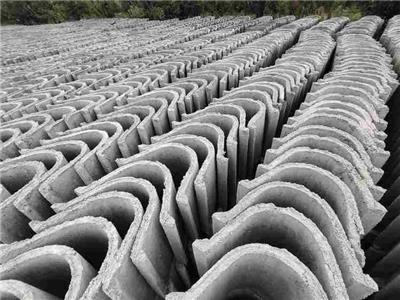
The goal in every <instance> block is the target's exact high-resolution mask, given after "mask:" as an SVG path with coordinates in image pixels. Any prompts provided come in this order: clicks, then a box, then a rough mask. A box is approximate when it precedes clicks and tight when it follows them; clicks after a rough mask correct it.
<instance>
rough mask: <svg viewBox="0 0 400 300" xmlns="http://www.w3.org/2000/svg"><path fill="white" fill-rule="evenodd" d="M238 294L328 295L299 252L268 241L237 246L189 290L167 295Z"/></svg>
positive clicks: (266, 296) (268, 296)
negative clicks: (276, 245) (280, 247)
mask: <svg viewBox="0 0 400 300" xmlns="http://www.w3.org/2000/svg"><path fill="white" fill-rule="evenodd" d="M260 274H262V275H263V276H260ZM231 287H234V288H233V289H232V288H231ZM236 297H239V298H242V297H250V298H255V297H256V298H262V299H271V298H272V299H274V298H278V297H279V299H294V298H295V299H304V300H305V299H328V297H327V295H326V293H325V292H324V290H323V288H322V286H321V284H320V283H319V282H318V280H317V278H316V277H315V275H314V274H313V273H312V272H311V271H310V270H309V269H308V268H307V267H306V266H305V265H304V264H303V263H302V262H301V261H300V260H299V259H297V258H296V256H294V255H292V254H291V253H290V252H289V251H287V250H285V249H279V248H275V247H271V246H269V245H266V244H248V245H244V246H240V247H237V248H234V249H233V250H231V251H230V252H228V253H227V254H225V255H224V256H223V257H222V258H221V259H220V260H219V261H218V262H217V263H216V264H215V265H214V266H212V268H211V269H210V270H208V271H207V273H206V274H204V276H203V277H201V279H200V280H199V281H197V282H196V283H195V284H194V285H193V286H192V287H191V289H190V290H188V291H187V292H185V293H171V294H169V295H168V296H167V298H166V299H168V300H171V299H172V300H173V299H232V298H236Z"/></svg>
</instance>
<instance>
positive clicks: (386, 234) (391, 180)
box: [364, 16, 400, 300]
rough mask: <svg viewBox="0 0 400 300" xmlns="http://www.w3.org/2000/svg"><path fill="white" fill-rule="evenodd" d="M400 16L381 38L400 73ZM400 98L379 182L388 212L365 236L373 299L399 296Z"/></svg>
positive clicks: (394, 101) (394, 104) (395, 99)
mask: <svg viewBox="0 0 400 300" xmlns="http://www.w3.org/2000/svg"><path fill="white" fill-rule="evenodd" d="M399 21H400V16H395V17H393V18H392V19H390V20H389V21H388V24H387V26H386V28H385V30H384V32H383V34H382V36H381V38H380V41H381V43H382V44H383V45H384V46H385V47H386V49H387V52H388V53H390V54H391V55H392V59H393V60H392V64H393V66H394V69H395V71H396V72H397V74H400V68H399V66H400V65H399V62H400V60H399V59H400V56H399V54H400V52H399V49H400V48H399V46H400V44H399V42H400V39H399V32H400V22H399ZM399 99H400V90H399V89H398V90H397V92H396V93H395V94H394V95H393V96H392V98H391V100H390V101H389V102H388V106H389V108H390V109H389V113H388V115H387V118H386V120H387V122H388V126H387V130H386V132H387V134H388V137H387V139H386V149H387V150H388V151H390V153H391V154H390V157H389V159H388V160H387V161H386V163H385V165H384V166H383V170H384V171H385V172H384V175H383V176H382V178H381V179H380V181H379V184H380V185H381V186H382V187H384V188H386V189H387V191H386V193H385V194H384V195H383V197H382V199H381V201H380V202H381V204H382V205H384V206H385V207H386V209H387V213H386V215H385V216H384V218H383V219H382V220H381V222H380V223H379V224H378V225H377V226H376V227H375V228H374V229H373V230H372V231H371V232H370V233H369V234H368V235H367V236H366V238H365V242H364V243H365V245H364V247H365V248H366V252H365V256H366V265H365V269H366V271H367V272H368V273H370V274H371V276H372V277H373V278H374V279H375V281H376V282H377V283H378V285H379V287H380V291H379V292H378V293H377V294H376V295H375V297H374V299H379V300H383V299H395V298H396V297H398V296H399V295H400V276H399V271H400V264H399V261H400V235H399V232H400V192H399V191H400V189H399V188H400V185H399V182H400V177H399V175H400V174H399V160H398V157H399V140H400V139H399V125H400V124H399V118H398V114H399V109H400V106H399Z"/></svg>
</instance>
